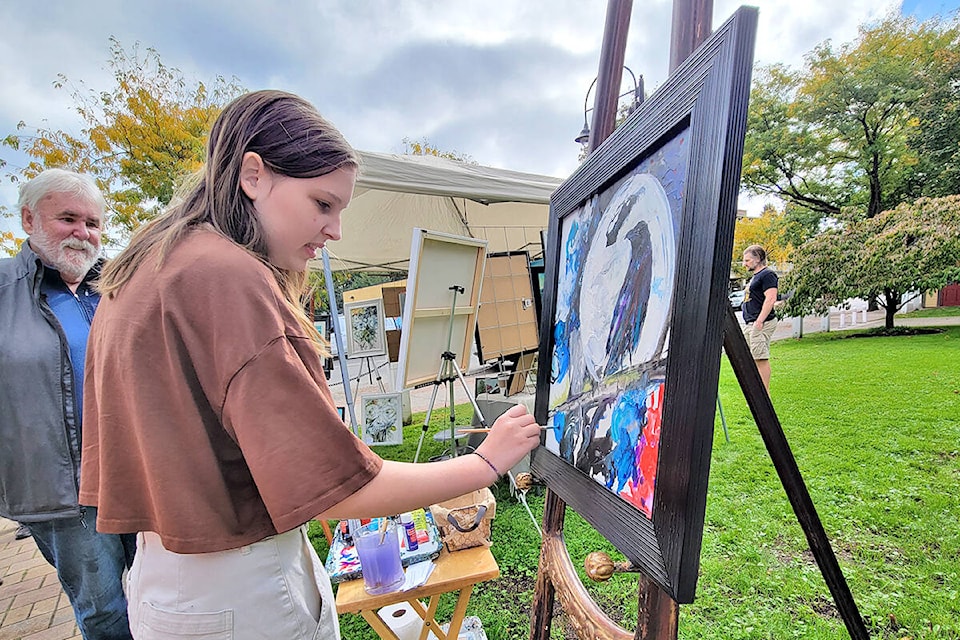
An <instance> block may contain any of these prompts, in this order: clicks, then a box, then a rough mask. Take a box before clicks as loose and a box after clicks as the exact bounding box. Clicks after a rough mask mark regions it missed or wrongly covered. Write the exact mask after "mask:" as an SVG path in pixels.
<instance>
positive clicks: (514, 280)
mask: <svg viewBox="0 0 960 640" xmlns="http://www.w3.org/2000/svg"><path fill="white" fill-rule="evenodd" d="M533 288H534V285H533V276H532V274H531V271H530V255H529V254H528V253H527V252H526V251H508V252H502V253H488V254H487V263H486V265H485V266H484V268H483V285H482V286H481V288H480V307H479V308H478V309H477V335H476V343H477V357H478V358H479V360H480V362H481V363H484V362H486V361H488V360H491V359H494V358H497V357H499V356H508V355H513V354H517V353H525V352H528V351H535V350H536V349H537V348H538V347H539V346H540V339H539V336H538V334H537V321H538V320H539V318H540V316H539V315H538V314H537V305H536V303H535V301H536V296H535V294H534V292H533Z"/></svg>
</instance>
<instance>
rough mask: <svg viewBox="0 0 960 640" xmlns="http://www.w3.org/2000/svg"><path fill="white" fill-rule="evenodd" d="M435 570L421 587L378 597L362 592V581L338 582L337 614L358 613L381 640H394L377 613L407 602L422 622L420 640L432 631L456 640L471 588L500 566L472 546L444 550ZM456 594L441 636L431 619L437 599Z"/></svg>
mask: <svg viewBox="0 0 960 640" xmlns="http://www.w3.org/2000/svg"><path fill="white" fill-rule="evenodd" d="M435 562H436V567H434V569H433V572H432V573H431V574H430V578H429V579H428V580H427V582H426V583H425V584H423V585H422V586H420V587H417V588H416V589H411V590H410V591H394V592H393V593H385V594H383V595H379V596H371V595H369V594H368V593H367V592H366V591H364V589H363V579H362V578H359V579H357V580H349V581H347V582H342V583H340V585H339V587H338V589H337V613H359V614H360V615H362V616H363V617H364V619H365V620H366V621H367V622H368V623H369V624H370V626H371V627H373V630H374V631H376V632H377V635H379V636H380V637H381V638H382V639H383V640H397V635H396V634H395V633H393V631H391V630H390V628H389V627H388V626H387V625H386V623H385V622H384V621H383V620H382V619H381V618H380V616H379V615H377V611H378V610H379V609H381V608H383V607H385V606H387V605H391V604H396V603H398V602H407V603H408V604H409V605H410V608H411V609H413V611H415V612H416V613H417V615H419V616H420V617H421V618H422V619H423V622H424V626H423V631H422V632H421V633H420V640H426V638H427V634H428V632H433V634H434V635H435V636H437V638H439V639H440V640H456V639H457V636H459V635H460V625H461V624H462V623H463V618H464V616H465V615H466V613H467V603H468V602H469V601H470V595H471V594H472V593H473V585H475V584H478V583H480V582H484V581H486V580H493V579H494V578H496V577H498V576H499V575H500V567H498V566H497V561H496V560H494V558H493V554H492V553H490V549H488V548H487V547H473V548H471V549H464V550H462V551H455V552H453V553H449V552H447V550H446V549H444V550H443V551H441V552H440V557H438V558H437V559H436V560H435ZM453 591H459V592H460V595H459V597H458V599H457V606H456V607H455V608H454V610H453V618H452V619H451V620H450V629H449V630H448V632H447V633H443V631H441V629H440V625H439V623H438V622H437V620H436V619H435V617H434V616H436V613H437V605H438V604H439V603H440V596H441V595H442V594H444V593H449V592H453ZM427 597H429V598H430V602H429V605H428V606H427V607H424V606H423V603H422V602H420V599H421V598H427Z"/></svg>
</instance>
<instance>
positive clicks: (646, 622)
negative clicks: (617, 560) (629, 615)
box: [635, 573, 679, 640]
mask: <svg viewBox="0 0 960 640" xmlns="http://www.w3.org/2000/svg"><path fill="white" fill-rule="evenodd" d="M638 578H639V580H640V594H639V596H640V607H639V609H638V614H637V615H638V619H637V635H636V636H635V637H636V640H676V639H677V630H678V627H679V624H678V622H679V606H678V605H677V603H676V601H675V600H674V599H673V598H671V597H670V596H669V595H667V594H666V593H665V592H664V591H663V589H661V588H660V587H659V585H657V583H656V582H654V581H653V580H651V579H650V578H648V577H647V576H645V575H644V574H642V573H641V574H639V575H638Z"/></svg>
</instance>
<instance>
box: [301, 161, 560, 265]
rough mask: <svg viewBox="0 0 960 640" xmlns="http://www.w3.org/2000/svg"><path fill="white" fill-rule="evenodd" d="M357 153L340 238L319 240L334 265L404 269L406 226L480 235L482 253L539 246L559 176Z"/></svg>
mask: <svg viewBox="0 0 960 640" xmlns="http://www.w3.org/2000/svg"><path fill="white" fill-rule="evenodd" d="M360 156H361V159H362V162H363V166H362V168H361V170H360V175H359V176H358V178H357V185H356V190H355V191H354V195H353V200H352V201H351V202H350V206H349V207H347V209H346V210H345V211H344V212H343V219H342V227H343V231H342V235H343V239H341V240H339V241H336V242H330V243H328V244H327V250H328V252H329V254H330V264H331V268H332V269H333V270H334V271H340V270H349V269H354V270H360V269H363V270H367V271H374V270H375V271H388V270H406V269H407V262H408V260H409V258H410V242H411V237H412V232H413V228H414V227H420V228H422V229H430V230H432V231H441V232H445V233H452V234H456V235H462V236H470V237H474V238H482V239H485V240H487V242H488V245H487V251H488V252H490V253H493V252H500V251H530V252H531V253H534V254H535V253H539V251H540V231H541V230H542V229H546V228H547V217H548V214H549V203H550V195H551V194H552V193H553V192H554V190H555V189H556V188H557V187H558V186H559V185H560V183H561V180H560V179H559V178H551V177H548V176H541V175H535V174H530V173H521V172H518V171H508V170H505V169H494V168H492V167H483V166H479V165H472V164H465V163H462V162H456V161H453V160H447V159H445V158H438V157H436V156H400V155H389V154H381V153H371V152H360ZM311 267H312V268H314V269H318V270H320V269H322V268H323V266H322V263H321V261H320V260H314V261H312V262H311Z"/></svg>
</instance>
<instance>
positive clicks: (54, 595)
mask: <svg viewBox="0 0 960 640" xmlns="http://www.w3.org/2000/svg"><path fill="white" fill-rule="evenodd" d="M856 315H857V318H856V320H857V323H856V324H855V325H853V326H851V324H850V313H849V312H847V314H846V318H845V319H844V328H845V329H850V328H859V329H863V328H869V327H877V326H882V325H883V312H879V311H876V312H869V313H868V314H867V319H866V322H864V321H863V314H862V313H857V314H856ZM896 323H897V325H901V326H947V325H960V316H958V317H944V318H900V317H898V318H897V321H896ZM839 328H840V319H839V314H836V313H835V314H833V315H832V316H831V318H830V329H831V330H832V331H836V330H838V329H839ZM803 330H804V333H805V334H809V333H816V332H819V331H821V330H822V322H821V319H820V318H813V317H808V318H806V319H805V320H804V329H803ZM792 335H793V327H792V323H791V322H790V321H789V320H784V321H781V322H780V326H779V327H778V328H777V332H776V333H775V334H774V339H775V340H782V339H786V338H790V337H791V336H792ZM351 364H352V365H356V366H359V363H356V362H352V363H351ZM379 364H380V369H379V370H380V371H381V378H383V383H384V386H385V387H386V388H387V390H388V391H389V390H391V389H392V388H393V381H392V376H390V374H389V373H388V371H389V367H388V366H387V365H386V364H385V362H380V363H379ZM364 371H365V372H366V369H364ZM352 375H353V378H354V388H356V384H357V382H356V378H357V375H358V374H357V371H353V372H352ZM480 375H490V374H489V373H486V374H480ZM474 377H475V376H473V375H471V376H468V377H467V384H468V387H469V388H470V389H471V392H472V389H473V378H474ZM373 380H374V382H373V383H372V384H371V383H370V382H369V378H368V377H367V376H366V375H364V377H363V380H362V382H361V385H360V387H359V392H360V393H361V394H362V393H376V392H378V391H379V385H378V384H377V382H376V377H375V376H374V378H373ZM331 383H333V384H332V387H331V388H332V390H333V392H334V396H335V397H337V398H338V399H341V400H342V398H343V386H342V385H340V384H339V383H338V374H337V372H336V371H334V376H333V377H332V379H331ZM528 390H530V389H529V388H528ZM443 391H444V395H441V396H440V397H438V399H437V403H436V405H435V407H434V408H435V410H438V411H439V410H445V409H446V401H445V398H446V395H445V393H446V390H445V388H444V390H443ZM431 393H432V387H427V388H424V389H414V390H412V391H411V394H410V395H411V405H412V410H413V411H424V410H426V408H427V406H428V405H429V404H430V395H431ZM466 401H467V396H466V394H465V392H464V391H463V388H462V385H460V384H457V385H456V386H455V402H456V403H457V404H459V403H462V402H466ZM358 418H359V416H358ZM16 528H17V525H16V523H14V522H10V521H9V520H4V519H3V518H0V578H2V579H3V584H2V585H0V640H17V639H20V638H22V639H23V640H72V639H74V638H76V639H79V638H80V632H79V631H78V630H77V625H76V622H75V621H74V618H73V609H71V608H70V603H69V602H68V601H67V597H66V595H64V594H63V592H62V590H61V589H60V583H59V581H58V580H57V575H56V572H55V571H54V570H53V567H51V566H50V565H48V564H47V562H46V561H45V560H44V559H43V557H42V556H41V555H40V552H39V551H37V546H36V544H34V542H33V538H27V539H26V540H14V539H13V534H14V531H15V530H16Z"/></svg>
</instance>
